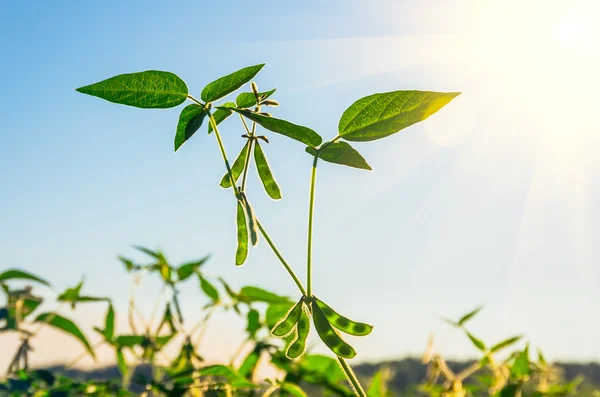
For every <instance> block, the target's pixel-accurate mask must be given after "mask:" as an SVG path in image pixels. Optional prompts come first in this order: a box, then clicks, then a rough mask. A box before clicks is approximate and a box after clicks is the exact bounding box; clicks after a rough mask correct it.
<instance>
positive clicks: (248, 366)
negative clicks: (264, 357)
mask: <svg viewBox="0 0 600 397" xmlns="http://www.w3.org/2000/svg"><path fill="white" fill-rule="evenodd" d="M259 358H260V352H257V351H256V349H255V350H253V351H251V352H250V353H248V355H247V356H246V358H245V359H244V361H243V362H242V365H240V368H239V370H238V373H239V374H240V376H243V377H244V378H249V377H251V375H252V373H253V372H254V369H255V368H256V364H258V359H259Z"/></svg>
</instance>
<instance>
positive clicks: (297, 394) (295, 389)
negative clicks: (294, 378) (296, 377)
mask: <svg viewBox="0 0 600 397" xmlns="http://www.w3.org/2000/svg"><path fill="white" fill-rule="evenodd" d="M280 386H281V390H283V391H286V392H288V393H289V394H291V395H292V396H294V397H308V395H307V394H306V393H305V392H304V390H302V389H301V388H300V386H298V385H296V384H294V383H290V382H281V384H280Z"/></svg>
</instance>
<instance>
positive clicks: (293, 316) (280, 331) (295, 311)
mask: <svg viewBox="0 0 600 397" xmlns="http://www.w3.org/2000/svg"><path fill="white" fill-rule="evenodd" d="M303 301H304V299H301V300H300V302H298V303H296V305H295V306H294V307H293V308H292V310H290V311H289V312H288V314H287V315H286V316H285V317H284V318H283V319H281V320H280V321H279V322H278V323H277V324H275V326H274V327H273V330H271V333H272V334H273V335H275V336H286V335H288V334H289V333H290V332H292V330H293V329H294V325H296V323H297V322H298V320H300V316H301V315H302V304H303Z"/></svg>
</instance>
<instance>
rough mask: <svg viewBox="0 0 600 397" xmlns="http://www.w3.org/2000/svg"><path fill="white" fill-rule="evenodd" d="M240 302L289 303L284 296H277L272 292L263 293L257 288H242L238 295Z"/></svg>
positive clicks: (263, 291) (262, 290)
mask: <svg viewBox="0 0 600 397" xmlns="http://www.w3.org/2000/svg"><path fill="white" fill-rule="evenodd" d="M238 299H239V300H240V301H244V302H247V303H252V302H265V303H284V302H287V301H289V299H288V298H287V297H285V296H281V295H277V294H275V293H273V292H269V291H265V290H264V289H262V288H258V287H244V288H242V289H241V290H240V293H239V295H238Z"/></svg>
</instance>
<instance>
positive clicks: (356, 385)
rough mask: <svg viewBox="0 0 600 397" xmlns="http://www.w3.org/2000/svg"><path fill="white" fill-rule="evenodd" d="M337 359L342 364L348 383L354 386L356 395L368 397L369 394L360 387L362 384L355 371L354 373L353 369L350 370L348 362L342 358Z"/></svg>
mask: <svg viewBox="0 0 600 397" xmlns="http://www.w3.org/2000/svg"><path fill="white" fill-rule="evenodd" d="M337 359H338V361H339V362H340V366H341V367H342V371H344V374H346V378H348V382H350V384H351V385H352V389H354V394H356V396H357V397H367V393H365V391H364V390H363V388H362V386H361V385H360V382H359V381H358V379H357V378H356V375H355V374H354V371H352V368H350V366H349V365H348V363H347V362H346V360H344V359H343V358H342V357H340V356H337Z"/></svg>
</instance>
